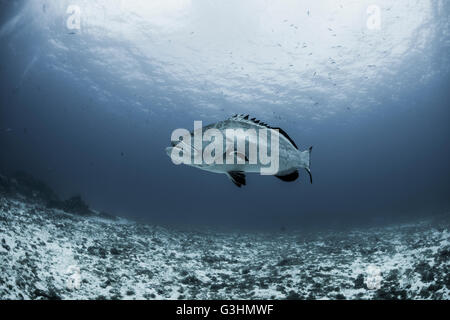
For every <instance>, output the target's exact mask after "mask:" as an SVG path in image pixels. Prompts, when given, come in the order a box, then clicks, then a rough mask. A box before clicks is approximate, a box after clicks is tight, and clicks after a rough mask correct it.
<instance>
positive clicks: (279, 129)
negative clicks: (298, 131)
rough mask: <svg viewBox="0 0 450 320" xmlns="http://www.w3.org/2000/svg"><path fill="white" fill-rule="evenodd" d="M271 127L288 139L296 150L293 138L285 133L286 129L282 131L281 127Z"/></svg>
mask: <svg viewBox="0 0 450 320" xmlns="http://www.w3.org/2000/svg"><path fill="white" fill-rule="evenodd" d="M272 129H275V130H278V132H279V133H280V134H281V135H282V136H284V137H285V138H286V139H288V140H289V142H290V143H292V145H293V146H294V147H295V149H297V150H298V147H297V145H296V144H295V142H294V140H292V139H291V137H289V136H288V134H287V133H286V131H284V130H283V129H281V128H272Z"/></svg>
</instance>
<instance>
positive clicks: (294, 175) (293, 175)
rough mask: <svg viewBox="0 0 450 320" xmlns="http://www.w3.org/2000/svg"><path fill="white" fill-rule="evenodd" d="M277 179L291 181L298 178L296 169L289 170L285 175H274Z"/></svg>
mask: <svg viewBox="0 0 450 320" xmlns="http://www.w3.org/2000/svg"><path fill="white" fill-rule="evenodd" d="M275 177H277V178H278V179H280V180H282V181H285V182H292V181H295V180H297V179H298V171H297V170H295V171H294V172H291V173H289V174H286V175H282V176H275Z"/></svg>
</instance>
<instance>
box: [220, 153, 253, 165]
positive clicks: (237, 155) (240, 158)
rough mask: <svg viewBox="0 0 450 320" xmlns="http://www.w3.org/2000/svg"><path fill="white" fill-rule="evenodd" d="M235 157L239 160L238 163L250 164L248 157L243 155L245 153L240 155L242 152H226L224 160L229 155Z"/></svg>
mask: <svg viewBox="0 0 450 320" xmlns="http://www.w3.org/2000/svg"><path fill="white" fill-rule="evenodd" d="M228 154H229V155H232V156H233V155H234V156H236V159H237V163H245V162H248V158H247V156H246V155H245V154H243V153H240V152H237V151H233V150H231V151H227V152H225V154H224V159H226V156H227V155H228Z"/></svg>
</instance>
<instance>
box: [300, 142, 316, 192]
mask: <svg viewBox="0 0 450 320" xmlns="http://www.w3.org/2000/svg"><path fill="white" fill-rule="evenodd" d="M312 148H313V147H309V149H308V150H305V151H301V152H300V161H301V162H300V163H301V167H303V168H305V170H306V172H308V174H309V181H310V182H311V184H312V182H313V180H312V174H311V169H310V168H311V151H312Z"/></svg>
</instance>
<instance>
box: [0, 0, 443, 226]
mask: <svg viewBox="0 0 450 320" xmlns="http://www.w3.org/2000/svg"><path fill="white" fill-rule="evenodd" d="M373 4H375V5H377V6H378V8H379V14H380V15H379V18H380V19H379V20H376V21H375V22H374V23H373V24H370V23H372V22H371V21H372V20H369V24H368V19H372V18H373V14H374V13H373V12H372V11H370V10H369V11H370V12H369V13H368V11H367V9H368V7H369V5H373ZM70 5H75V6H76V8H79V9H80V11H79V15H78V13H77V11H76V10H75V11H73V10H72V9H73V8H72V9H71V10H68V8H69V6H70ZM0 12H1V13H0V83H1V87H0V171H1V172H14V171H16V170H22V171H27V172H29V173H31V174H33V175H34V176H36V177H39V178H40V179H42V180H44V181H45V182H46V183H47V184H49V185H50V186H51V187H52V188H53V189H54V190H55V191H56V192H57V193H58V194H59V195H60V196H61V197H62V198H66V197H69V196H72V195H74V194H81V195H82V197H83V198H84V199H85V200H86V202H88V203H89V204H90V205H91V206H92V207H93V208H96V209H98V210H104V211H107V212H111V213H113V214H119V215H122V216H129V217H134V218H138V219H141V220H145V221H148V222H152V223H158V224H159V223H160V224H176V225H214V226H233V227H241V228H275V229H279V228H282V227H284V228H294V227H301V226H308V225H327V226H328V225H333V226H334V225H336V226H338V225H344V226H345V225H352V224H355V223H358V224H359V223H383V222H389V221H393V220H398V219H403V220H408V219H413V218H414V217H416V216H428V215H432V214H440V213H444V212H447V211H448V210H449V209H450V197H449V195H450V166H449V163H450V130H449V120H450V90H449V83H450V82H449V81H450V60H449V54H448V53H449V52H450V50H449V49H450V27H449V19H448V18H449V15H450V4H449V3H448V2H447V1H415V2H414V1H409V0H404V1H403V0H402V1H353V2H349V1H320V2H318V1H288V2H286V1H283V2H280V1H264V2H263V1H256V0H255V1H250V0H249V1H226V2H225V1H210V2H205V1H194V0H192V1H190V0H171V1H143V0H142V1H137V0H127V1H118V0H116V1H106V0H104V1H101V0H90V1H80V0H71V1H64V0H61V1H49V0H47V1H46V0H35V1H0ZM77 19H78V20H77ZM375 19H376V17H375ZM68 21H69V22H70V23H69V26H68V25H67V24H68ZM77 21H79V28H77ZM377 21H378V22H379V25H377ZM74 27H75V28H74ZM234 113H245V114H250V115H251V116H252V117H256V118H258V119H261V120H262V121H264V122H266V123H268V124H270V125H272V126H279V127H281V128H283V129H284V130H285V131H286V132H287V133H288V134H289V136H290V137H291V138H292V139H293V140H294V141H295V142H296V144H297V145H298V146H299V149H302V150H303V149H306V148H308V147H309V146H311V145H313V146H314V150H313V154H312V165H311V170H312V174H313V177H314V184H312V185H311V184H309V181H308V180H309V179H308V177H307V176H306V173H305V172H304V171H301V172H300V179H299V180H297V181H296V182H292V183H286V182H282V181H280V180H278V179H276V178H274V177H267V176H259V175H256V174H251V175H248V177H247V186H245V187H244V188H240V189H239V188H236V186H234V185H233V184H232V183H231V182H230V181H229V180H228V178H227V177H226V176H224V175H218V174H212V173H208V172H204V171H200V170H198V169H195V168H191V167H187V166H175V165H174V164H173V163H172V162H171V161H170V159H169V158H168V157H167V155H166V153H165V147H167V146H168V145H169V144H170V135H171V133H172V131H173V130H174V129H177V128H187V129H192V128H193V123H194V120H202V121H203V123H204V124H209V123H212V122H216V121H220V120H224V119H226V118H228V117H230V116H231V115H233V114H234Z"/></svg>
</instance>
